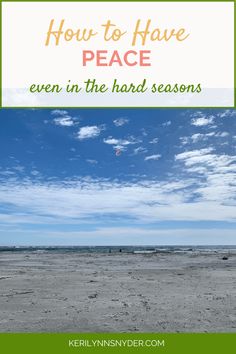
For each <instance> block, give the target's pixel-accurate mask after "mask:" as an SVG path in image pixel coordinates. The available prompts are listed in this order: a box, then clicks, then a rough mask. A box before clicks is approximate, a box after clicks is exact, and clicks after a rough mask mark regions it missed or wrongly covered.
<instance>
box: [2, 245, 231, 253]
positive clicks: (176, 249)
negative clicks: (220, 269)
mask: <svg viewBox="0 0 236 354" xmlns="http://www.w3.org/2000/svg"><path fill="white" fill-rule="evenodd" d="M1 252H34V253H49V252H50V253H182V252H184V253H186V252H189V253H192V252H193V253H207V252H209V253H212V252H215V253H219V252H221V253H222V252H223V253H236V245H235V246H234V245H233V246H228V245H214V246H212V245H209V246H206V245H204V246H203V245H202V246H193V245H184V246H177V245H171V246H169V245H168V246H158V245H157V246H122V245H120V246H0V253H1Z"/></svg>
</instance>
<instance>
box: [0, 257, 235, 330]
mask: <svg viewBox="0 0 236 354" xmlns="http://www.w3.org/2000/svg"><path fill="white" fill-rule="evenodd" d="M222 257H223V254H219V253H209V254H191V253H188V254H187V253H184V254H146V255H144V254H125V253H121V254H119V253H116V254H79V253H33V252H19V253H17V252H15V253H11V252H3V253H1V254H0V332H236V255H233V254H232V255H230V256H229V258H228V260H222Z"/></svg>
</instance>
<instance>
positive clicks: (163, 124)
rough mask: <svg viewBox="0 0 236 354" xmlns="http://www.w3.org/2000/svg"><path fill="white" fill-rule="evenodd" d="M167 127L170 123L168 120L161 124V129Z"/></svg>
mask: <svg viewBox="0 0 236 354" xmlns="http://www.w3.org/2000/svg"><path fill="white" fill-rule="evenodd" d="M169 125H171V121H170V120H168V121H167V122H164V123H162V126H163V127H168V126H169Z"/></svg>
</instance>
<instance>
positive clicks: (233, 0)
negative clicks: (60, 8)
mask: <svg viewBox="0 0 236 354" xmlns="http://www.w3.org/2000/svg"><path fill="white" fill-rule="evenodd" d="M49 1H51V2H67V1H66V0H10V1H9V0H0V22H1V26H0V109H31V108H38V109H44V108H46V109H47V108H50V109H53V108H58V106H43V107H35V106H20V107H14V106H12V107H3V106H2V2H49ZM128 1H130V2H144V3H145V2H146V3H147V2H233V3H234V74H233V75H234V104H233V106H223V107H222V106H214V107H212V106H187V107H186V106H181V107H180V106H177V107H174V106H172V107H168V106H156V107H149V106H142V107H136V106H129V107H125V106H113V107H107V106H102V107H89V106H73V107H71V106H60V108H74V109H79V108H81V109H85V108H86V109H104V108H107V109H119V108H120V109H122V108H123V109H163V108H169V109H183V108H186V109H191V108H214V109H227V108H231V109H232V108H234V109H235V108H236V61H235V56H236V55H235V52H236V35H235V33H236V25H235V18H236V6H235V2H236V0H147V1H145V0H69V1H68V2H128Z"/></svg>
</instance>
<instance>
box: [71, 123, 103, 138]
mask: <svg viewBox="0 0 236 354" xmlns="http://www.w3.org/2000/svg"><path fill="white" fill-rule="evenodd" d="M102 130H104V127H103V126H97V125H90V126H86V127H82V128H80V130H79V132H78V134H77V138H78V139H79V140H85V139H91V138H96V137H97V136H99V135H100V133H101V131H102Z"/></svg>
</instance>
